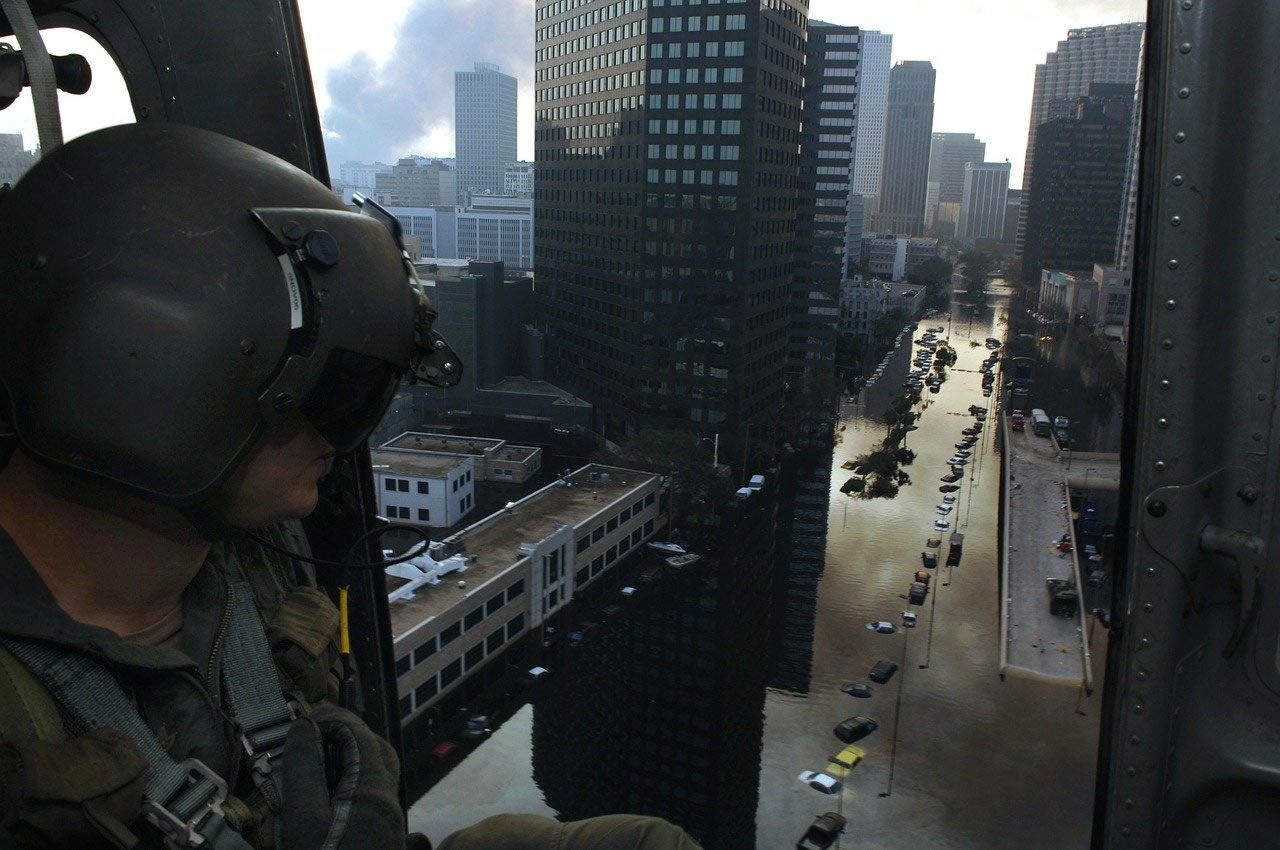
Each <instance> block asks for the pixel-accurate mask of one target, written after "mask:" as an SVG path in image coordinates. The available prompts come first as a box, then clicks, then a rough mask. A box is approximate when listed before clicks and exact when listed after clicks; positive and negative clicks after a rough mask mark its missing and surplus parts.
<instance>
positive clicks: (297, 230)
mask: <svg viewBox="0 0 1280 850" xmlns="http://www.w3.org/2000/svg"><path fill="white" fill-rule="evenodd" d="M280 235H281V236H283V237H284V238H285V239H288V240H289V241H290V242H298V241H301V239H302V225H301V224H298V222H296V221H286V222H285V223H284V224H282V225H280Z"/></svg>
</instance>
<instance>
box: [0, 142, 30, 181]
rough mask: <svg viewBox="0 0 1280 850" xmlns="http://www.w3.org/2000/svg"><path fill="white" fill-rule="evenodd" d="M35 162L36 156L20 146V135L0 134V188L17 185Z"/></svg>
mask: <svg viewBox="0 0 1280 850" xmlns="http://www.w3.org/2000/svg"><path fill="white" fill-rule="evenodd" d="M35 161H36V155H35V154H34V153H31V152H30V151H28V150H27V149H26V148H24V147H23V146H22V134H21V133H0V186H3V185H4V184H6V183H8V184H9V185H13V184H14V183H17V182H18V178H19V177H21V176H22V175H23V174H24V173H25V172H26V170H27V169H28V168H30V167H31V166H32V165H34V164H35Z"/></svg>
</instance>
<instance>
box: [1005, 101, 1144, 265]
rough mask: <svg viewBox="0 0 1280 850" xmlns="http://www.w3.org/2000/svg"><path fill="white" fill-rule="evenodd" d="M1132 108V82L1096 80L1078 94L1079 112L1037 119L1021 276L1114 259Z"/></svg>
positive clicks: (1108, 262) (1026, 206)
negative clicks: (1069, 116) (1038, 123)
mask: <svg viewBox="0 0 1280 850" xmlns="http://www.w3.org/2000/svg"><path fill="white" fill-rule="evenodd" d="M1132 109H1133V87H1132V85H1130V84H1125V83H1093V84H1091V85H1090V87H1089V93H1088V94H1086V95H1085V96H1083V97H1080V98H1079V99H1078V106H1077V112H1076V117H1074V118H1055V119H1053V120H1052V121H1046V122H1045V123H1044V124H1041V125H1040V127H1039V132H1038V133H1037V135H1036V147H1035V152H1036V172H1035V175H1034V176H1033V177H1032V179H1031V186H1030V187H1029V190H1030V193H1031V201H1030V203H1029V204H1028V203H1025V202H1024V204H1023V207H1024V208H1025V209H1027V210H1028V212H1027V223H1026V230H1025V239H1024V250H1023V253H1022V276H1023V279H1024V280H1028V281H1030V280H1039V279H1040V277H1041V271H1042V270H1044V269H1050V270H1053V271H1087V270H1089V269H1092V268H1093V265H1094V264H1095V263H1102V264H1107V265H1109V264H1110V263H1111V262H1112V260H1113V259H1114V258H1115V250H1116V233H1117V232H1118V230H1119V226H1120V220H1121V207H1122V206H1123V201H1124V186H1125V171H1126V166H1127V164H1128V162H1129V133H1130V115H1131V111H1132ZM1023 197H1024V199H1025V197H1026V193H1025V192H1024V193H1023Z"/></svg>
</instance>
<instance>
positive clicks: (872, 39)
mask: <svg viewBox="0 0 1280 850" xmlns="http://www.w3.org/2000/svg"><path fill="white" fill-rule="evenodd" d="M892 53H893V35H892V34H891V33H887V32H877V31H875V30H863V31H862V50H861V54H862V55H861V57H860V59H859V63H858V64H859V66H860V68H861V74H860V77H859V84H858V133H857V144H856V150H855V152H854V156H853V178H852V179H853V193H854V194H855V195H860V196H862V208H863V210H864V212H865V213H866V214H867V215H870V214H871V213H874V212H875V210H876V206H877V204H876V199H877V198H878V197H879V196H880V171H881V167H882V165H883V162H884V115H885V109H886V108H887V107H888V103H889V59H890V56H891V55H892ZM861 241H862V232H861V230H859V232H858V233H857V234H856V238H854V239H853V244H855V245H858V244H860V243H861Z"/></svg>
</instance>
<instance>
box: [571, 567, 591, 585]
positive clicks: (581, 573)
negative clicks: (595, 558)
mask: <svg viewBox="0 0 1280 850" xmlns="http://www.w3.org/2000/svg"><path fill="white" fill-rule="evenodd" d="M590 579H591V565H590V564H588V565H587V566H585V567H583V568H582V569H580V570H578V571H577V572H576V573H574V574H573V586H574V587H582V586H583V585H584V584H586V583H587V582H588V581H589V580H590Z"/></svg>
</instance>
